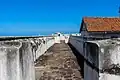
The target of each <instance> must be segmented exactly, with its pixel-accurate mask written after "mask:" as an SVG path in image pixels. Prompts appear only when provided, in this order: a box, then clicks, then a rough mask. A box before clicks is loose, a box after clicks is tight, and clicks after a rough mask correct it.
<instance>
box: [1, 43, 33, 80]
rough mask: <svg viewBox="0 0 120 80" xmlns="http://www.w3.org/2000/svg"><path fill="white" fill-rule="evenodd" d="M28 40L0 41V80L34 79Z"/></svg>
mask: <svg viewBox="0 0 120 80" xmlns="http://www.w3.org/2000/svg"><path fill="white" fill-rule="evenodd" d="M32 55H33V54H32V51H31V45H30V43H29V42H16V41H1V42H0V80H35V72H34V60H33V56H32Z"/></svg>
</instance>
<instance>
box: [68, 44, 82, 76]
mask: <svg viewBox="0 0 120 80" xmlns="http://www.w3.org/2000/svg"><path fill="white" fill-rule="evenodd" d="M68 45H69V47H70V48H71V50H72V52H73V54H74V55H75V56H76V58H77V62H78V64H79V66H80V69H81V70H80V73H81V76H82V78H84V57H83V56H82V55H81V54H80V53H79V52H78V51H77V50H76V49H75V48H74V47H73V46H72V45H71V44H70V43H68Z"/></svg>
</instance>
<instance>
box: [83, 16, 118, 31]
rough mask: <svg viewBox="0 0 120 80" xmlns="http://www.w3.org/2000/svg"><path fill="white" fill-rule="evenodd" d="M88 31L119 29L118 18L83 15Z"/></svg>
mask: <svg viewBox="0 0 120 80" xmlns="http://www.w3.org/2000/svg"><path fill="white" fill-rule="evenodd" d="M83 21H84V23H85V24H86V27H87V30H88V31H93V32H94V31H100V32H101V31H120V18H106V17H84V18H83Z"/></svg>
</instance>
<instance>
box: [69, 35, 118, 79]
mask: <svg viewBox="0 0 120 80" xmlns="http://www.w3.org/2000/svg"><path fill="white" fill-rule="evenodd" d="M69 43H70V44H71V45H72V46H73V47H74V48H76V50H77V51H78V52H79V54H81V55H82V56H84V80H120V54H119V52H120V39H106V40H91V41H84V39H82V38H80V37H78V36H70V39H69Z"/></svg>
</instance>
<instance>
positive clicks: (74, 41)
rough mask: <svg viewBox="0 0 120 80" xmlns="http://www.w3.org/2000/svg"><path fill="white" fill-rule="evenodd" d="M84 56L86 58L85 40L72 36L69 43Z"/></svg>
mask: <svg viewBox="0 0 120 80" xmlns="http://www.w3.org/2000/svg"><path fill="white" fill-rule="evenodd" d="M68 42H69V43H70V44H71V45H72V46H73V47H74V48H75V49H76V50H77V51H78V52H79V53H80V54H81V55H82V56H84V52H83V47H84V46H83V42H84V41H83V40H82V38H81V37H80V36H70V38H69V41H68Z"/></svg>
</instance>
